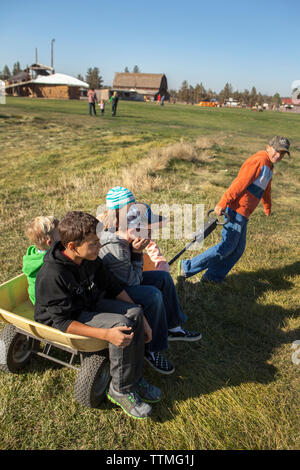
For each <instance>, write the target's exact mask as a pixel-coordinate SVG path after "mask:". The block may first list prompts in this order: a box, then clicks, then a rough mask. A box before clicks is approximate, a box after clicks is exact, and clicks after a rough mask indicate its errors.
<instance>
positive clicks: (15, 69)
mask: <svg viewBox="0 0 300 470" xmlns="http://www.w3.org/2000/svg"><path fill="white" fill-rule="evenodd" d="M19 72H21V66H20V62H16V63H15V64H14V65H13V72H12V74H13V75H17V73H19Z"/></svg>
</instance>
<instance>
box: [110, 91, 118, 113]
mask: <svg viewBox="0 0 300 470" xmlns="http://www.w3.org/2000/svg"><path fill="white" fill-rule="evenodd" d="M118 101H119V97H118V93H117V92H116V91H115V92H114V94H113V95H112V97H111V99H110V100H109V102H110V103H111V114H112V116H115V115H116V112H117V104H118Z"/></svg>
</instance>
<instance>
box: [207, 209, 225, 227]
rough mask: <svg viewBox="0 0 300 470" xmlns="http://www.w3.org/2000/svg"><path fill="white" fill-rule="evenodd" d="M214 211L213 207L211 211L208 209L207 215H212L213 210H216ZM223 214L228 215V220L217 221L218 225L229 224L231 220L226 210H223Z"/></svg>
mask: <svg viewBox="0 0 300 470" xmlns="http://www.w3.org/2000/svg"><path fill="white" fill-rule="evenodd" d="M214 211H215V210H214V209H211V210H210V211H208V213H207V217H209V215H210V214H211V213H212V212H214ZM222 215H224V217H226V220H225V222H223V223H221V222H219V221H217V225H226V224H228V222H229V221H230V216H229V214H228V213H227V212H225V211H224V210H223V211H222Z"/></svg>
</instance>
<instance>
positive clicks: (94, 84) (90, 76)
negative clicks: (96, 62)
mask: <svg viewBox="0 0 300 470" xmlns="http://www.w3.org/2000/svg"><path fill="white" fill-rule="evenodd" d="M85 81H86V82H87V83H88V84H89V85H90V87H91V88H96V89H97V88H101V87H102V83H103V79H102V77H101V75H100V71H99V69H98V67H94V68H91V67H90V68H88V71H87V74H86V77H85Z"/></svg>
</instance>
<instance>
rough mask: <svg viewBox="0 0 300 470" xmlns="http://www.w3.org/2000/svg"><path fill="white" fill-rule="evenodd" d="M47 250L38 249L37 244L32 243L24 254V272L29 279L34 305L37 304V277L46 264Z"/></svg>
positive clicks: (30, 294) (29, 289)
mask: <svg viewBox="0 0 300 470" xmlns="http://www.w3.org/2000/svg"><path fill="white" fill-rule="evenodd" d="M46 253H47V250H44V251H42V250H38V249H37V248H36V246H35V245H31V246H30V247H29V248H28V250H27V253H26V255H24V256H23V269H22V271H23V273H24V274H26V276H27V279H28V293H29V298H30V300H31V302H32V303H33V305H34V304H35V279H36V275H37V273H38V272H39V270H40V268H41V267H42V266H43V264H44V256H45V254H46Z"/></svg>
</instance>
